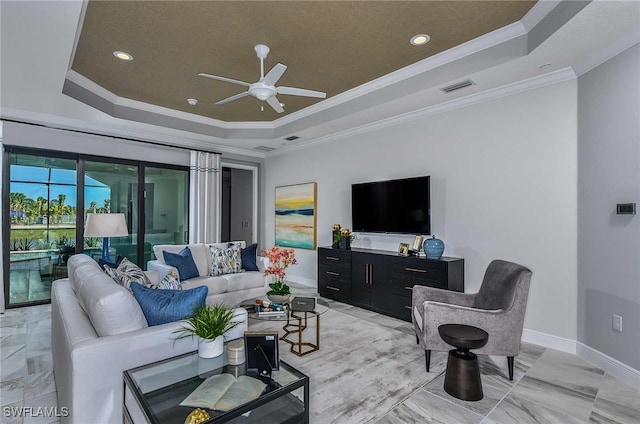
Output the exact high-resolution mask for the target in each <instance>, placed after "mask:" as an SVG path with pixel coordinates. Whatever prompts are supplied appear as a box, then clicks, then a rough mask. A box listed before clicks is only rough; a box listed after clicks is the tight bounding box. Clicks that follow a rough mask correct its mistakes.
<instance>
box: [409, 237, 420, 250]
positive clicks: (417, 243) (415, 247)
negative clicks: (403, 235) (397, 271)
mask: <svg viewBox="0 0 640 424" xmlns="http://www.w3.org/2000/svg"><path fill="white" fill-rule="evenodd" d="M421 248H422V236H416V237H415V238H414V239H413V245H411V250H412V251H413V252H414V253H417V252H419V251H420V249H421Z"/></svg>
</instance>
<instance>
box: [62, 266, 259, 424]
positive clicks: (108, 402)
mask: <svg viewBox="0 0 640 424" xmlns="http://www.w3.org/2000/svg"><path fill="white" fill-rule="evenodd" d="M67 265H68V275H69V278H67V279H62V280H57V281H54V283H53V286H52V289H51V347H52V355H53V372H54V376H55V382H56V389H57V394H58V405H60V406H65V407H68V408H69V416H67V417H62V418H61V422H62V423H64V424H88V423H100V424H110V423H122V399H123V392H122V390H123V380H122V373H123V371H125V370H128V369H131V368H135V367H138V366H141V365H146V364H150V363H152V362H156V361H159V360H162V359H166V358H170V357H173V356H176V355H180V354H182V353H186V352H192V351H195V350H197V348H198V340H197V338H190V337H188V338H185V339H180V340H173V339H174V337H175V334H172V333H173V331H175V330H176V329H178V328H179V327H180V326H181V325H182V324H181V323H180V322H171V323H167V324H162V325H156V326H152V327H149V326H148V325H147V321H146V319H145V317H144V314H143V312H142V309H141V308H140V305H139V304H138V302H137V301H136V299H135V298H134V297H133V295H132V294H131V293H130V292H129V291H128V290H127V289H125V288H124V287H123V286H121V285H119V284H117V283H116V282H115V281H114V280H113V279H112V278H111V277H110V276H109V275H107V274H106V273H105V272H104V271H103V270H102V269H100V267H99V266H98V264H97V263H96V262H95V261H94V260H93V259H91V258H90V257H89V256H87V255H83V254H78V255H73V256H72V257H71V258H70V259H69V262H68V264H67ZM153 274H156V275H153ZM148 276H149V277H150V279H151V280H152V282H157V281H158V279H157V278H158V276H157V273H154V272H151V273H148ZM240 312H242V313H244V316H242V314H240ZM238 313H239V314H238V316H239V317H241V318H240V319H238V321H243V324H241V325H238V326H236V327H235V328H234V329H232V330H231V331H230V332H229V333H227V334H226V335H225V336H226V338H227V339H228V340H231V339H234V338H238V337H242V335H243V334H244V331H245V330H246V329H247V324H246V311H244V310H242V309H239V310H238Z"/></svg>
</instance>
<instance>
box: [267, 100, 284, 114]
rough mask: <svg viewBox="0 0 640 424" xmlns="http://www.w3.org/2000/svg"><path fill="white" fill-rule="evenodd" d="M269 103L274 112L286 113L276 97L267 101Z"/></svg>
mask: <svg viewBox="0 0 640 424" xmlns="http://www.w3.org/2000/svg"><path fill="white" fill-rule="evenodd" d="M267 103H269V106H271V107H272V108H273V110H275V111H276V112H278V113H282V112H284V109H283V108H282V106H280V102H279V101H278V99H277V98H276V96H271V97H269V98H268V99H267Z"/></svg>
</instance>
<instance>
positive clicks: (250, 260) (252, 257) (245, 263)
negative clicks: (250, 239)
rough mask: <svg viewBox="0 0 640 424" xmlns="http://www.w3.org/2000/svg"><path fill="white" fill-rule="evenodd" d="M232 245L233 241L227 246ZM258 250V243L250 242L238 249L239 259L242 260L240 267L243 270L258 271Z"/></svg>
mask: <svg viewBox="0 0 640 424" xmlns="http://www.w3.org/2000/svg"><path fill="white" fill-rule="evenodd" d="M231 246H233V243H229V245H228V246H227V247H231ZM257 250H258V243H253V244H250V245H249V246H247V247H245V248H244V249H242V248H241V249H240V260H241V261H242V269H244V270H245V271H260V269H259V268H258V264H257V263H256V255H257Z"/></svg>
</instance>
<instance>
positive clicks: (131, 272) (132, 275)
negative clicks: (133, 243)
mask: <svg viewBox="0 0 640 424" xmlns="http://www.w3.org/2000/svg"><path fill="white" fill-rule="evenodd" d="M104 270H105V271H106V272H107V274H109V275H110V276H111V278H113V279H114V280H115V282H116V283H118V284H120V285H121V286H123V287H124V288H126V289H127V290H129V291H131V283H132V282H136V283H139V284H142V285H143V286H145V287H148V286H150V285H151V281H149V278H148V277H147V276H146V275H145V273H144V271H143V270H142V269H141V268H140V267H139V266H138V265H136V264H134V263H133V262H131V261H130V260H129V259H127V258H124V259H122V262H120V265H118V267H117V268H110V267H109V266H108V265H105V267H104Z"/></svg>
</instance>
